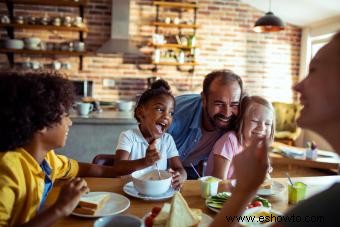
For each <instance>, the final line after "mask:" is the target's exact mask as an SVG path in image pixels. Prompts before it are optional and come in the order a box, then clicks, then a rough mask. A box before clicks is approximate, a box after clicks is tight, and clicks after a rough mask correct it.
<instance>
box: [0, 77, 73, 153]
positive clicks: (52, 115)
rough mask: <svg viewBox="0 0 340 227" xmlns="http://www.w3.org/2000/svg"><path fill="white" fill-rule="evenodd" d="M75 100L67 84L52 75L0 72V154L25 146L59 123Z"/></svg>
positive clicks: (61, 78)
mask: <svg viewBox="0 0 340 227" xmlns="http://www.w3.org/2000/svg"><path fill="white" fill-rule="evenodd" d="M74 99H75V89H74V87H73V84H72V82H71V81H69V80H68V79H66V78H63V77H62V76H61V75H59V74H57V73H54V72H39V73H33V72H27V73H25V74H21V73H18V72H0V103H1V108H0V125H1V127H0V138H1V142H0V152H5V151H10V150H13V149H16V148H19V147H22V146H25V145H27V144H28V143H29V141H30V140H31V139H32V138H33V135H34V133H36V132H37V131H38V130H41V129H43V128H44V127H51V126H52V125H53V124H56V123H59V122H60V121H61V119H62V115H63V114H64V113H65V112H66V113H67V112H68V111H69V110H70V109H71V107H72V104H73V102H74Z"/></svg>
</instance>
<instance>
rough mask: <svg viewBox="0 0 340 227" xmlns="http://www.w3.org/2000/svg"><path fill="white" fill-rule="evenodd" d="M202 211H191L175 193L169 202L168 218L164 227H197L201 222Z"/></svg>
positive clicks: (178, 193)
mask: <svg viewBox="0 0 340 227" xmlns="http://www.w3.org/2000/svg"><path fill="white" fill-rule="evenodd" d="M201 217H202V211H198V209H195V210H194V211H192V210H191V209H190V208H189V206H188V204H187V202H186V201H185V199H184V198H183V196H182V194H181V193H180V192H176V193H175V195H174V197H173V198H172V201H171V208H170V213H169V217H168V218H167V221H166V225H165V226H166V227H187V226H198V224H199V223H200V221H201Z"/></svg>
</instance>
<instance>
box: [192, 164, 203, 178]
mask: <svg viewBox="0 0 340 227" xmlns="http://www.w3.org/2000/svg"><path fill="white" fill-rule="evenodd" d="M190 165H191V167H192V169H193V170H194V171H195V173H196V175H197V176H198V178H201V175H200V174H199V173H198V172H197V170H196V168H195V167H194V165H193V164H192V163H190Z"/></svg>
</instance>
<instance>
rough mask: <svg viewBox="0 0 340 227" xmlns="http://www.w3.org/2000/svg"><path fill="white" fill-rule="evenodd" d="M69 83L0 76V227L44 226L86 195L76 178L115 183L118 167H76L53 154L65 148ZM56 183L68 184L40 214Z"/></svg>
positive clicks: (43, 76)
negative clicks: (109, 179) (112, 181)
mask: <svg viewBox="0 0 340 227" xmlns="http://www.w3.org/2000/svg"><path fill="white" fill-rule="evenodd" d="M74 97H75V95H74V87H73V85H72V83H71V82H70V81H69V80H67V79H65V78H62V77H61V76H60V75H56V74H51V73H46V72H42V73H26V74H25V75H21V74H19V73H16V72H12V73H10V72H3V73H0V103H1V108H0V138H1V140H0V173H1V174H0V198H1V199H0V226H17V225H20V226H50V225H52V224H53V223H54V222H56V221H57V220H58V219H59V218H61V217H64V216H67V215H69V214H70V213H71V212H72V211H73V209H74V208H75V207H76V206H77V204H78V201H79V199H80V197H81V196H82V195H84V194H85V193H86V192H88V191H89V188H88V187H87V184H86V182H85V180H84V179H82V178H80V177H82V176H89V177H115V176H117V175H118V174H119V167H118V168H117V166H113V167H107V166H106V167H104V166H98V165H94V164H87V163H78V162H77V161H75V160H72V159H69V158H67V157H65V156H62V155H57V154H55V153H54V151H53V149H55V148H59V147H62V146H64V145H65V142H66V138H67V134H68V131H69V127H70V126H71V125H72V121H71V120H70V118H69V114H68V112H69V110H70V109H71V107H72V104H73V102H74ZM57 179H71V180H69V181H68V182H67V183H66V184H65V185H64V186H63V187H62V188H61V191H60V194H59V197H58V199H57V201H56V202H55V203H54V204H53V205H52V206H51V207H49V208H47V209H45V210H42V209H41V207H42V206H43V204H44V202H45V199H46V197H47V195H48V192H49V191H50V190H51V188H52V187H53V183H54V181H55V180H57Z"/></svg>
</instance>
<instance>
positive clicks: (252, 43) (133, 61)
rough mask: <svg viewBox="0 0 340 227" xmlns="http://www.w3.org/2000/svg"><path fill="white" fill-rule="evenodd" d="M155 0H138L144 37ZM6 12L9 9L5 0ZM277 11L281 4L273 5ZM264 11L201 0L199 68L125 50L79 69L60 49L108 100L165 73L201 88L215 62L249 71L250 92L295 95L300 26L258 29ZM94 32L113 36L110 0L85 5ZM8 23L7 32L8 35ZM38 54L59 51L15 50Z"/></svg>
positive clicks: (56, 36) (97, 39)
mask: <svg viewBox="0 0 340 227" xmlns="http://www.w3.org/2000/svg"><path fill="white" fill-rule="evenodd" d="M15 9H16V11H15V14H17V15H19V14H25V15H28V14H29V15H36V16H41V14H42V11H45V12H48V15H49V16H55V15H60V14H63V15H75V14H77V13H78V9H72V8H65V7H51V6H49V7H46V6H34V7H31V6H19V7H17V6H16V7H15ZM155 11H156V10H155V7H154V6H152V1H151V0H131V10H130V35H131V37H132V39H134V40H138V41H139V42H140V43H141V44H145V43H146V42H147V41H150V40H151V37H152V34H153V32H154V30H155V28H154V27H152V26H150V22H151V21H152V20H153V19H154V16H155ZM0 13H1V14H4V13H7V12H6V7H5V5H4V4H2V3H0ZM274 13H275V12H274ZM262 15H263V12H260V11H258V10H256V9H254V8H252V7H250V6H248V5H246V4H243V3H241V2H240V1H239V0H202V1H199V10H198V17H197V21H198V24H199V25H200V26H201V27H200V28H199V29H198V31H197V39H198V44H199V45H200V56H199V59H198V62H199V63H200V64H199V66H197V67H196V68H195V71H194V73H189V72H187V71H178V70H177V69H176V68H175V67H173V66H160V67H159V70H158V71H157V72H152V71H151V70H150V69H151V68H152V67H153V65H150V64H148V62H147V60H146V59H145V58H131V57H126V56H123V55H118V54H116V55H114V54H111V55H103V54H97V55H91V56H87V57H85V58H84V68H83V71H78V68H77V64H78V61H79V59H78V58H77V57H70V58H68V57H65V56H64V57H63V56H60V57H57V59H58V60H60V61H63V62H66V61H67V62H70V63H72V70H69V71H67V72H65V73H67V74H68V75H69V76H70V78H72V79H88V80H93V81H94V96H95V97H96V98H98V99H101V100H116V99H120V98H122V99H134V97H135V95H136V94H138V93H141V92H142V91H143V90H144V89H145V88H146V80H145V78H147V77H150V76H158V77H161V78H164V79H166V80H168V81H169V82H170V84H171V85H172V86H173V87H176V88H177V89H178V90H180V91H189V90H196V91H200V89H201V84H202V80H203V78H204V75H206V74H207V73H208V72H210V71H212V70H215V69H222V68H227V69H231V70H234V71H235V72H236V73H238V74H239V75H241V76H242V78H243V80H244V82H245V86H246V88H247V90H248V92H249V93H251V94H259V95H263V96H265V97H267V98H268V99H270V100H272V101H278V100H280V101H292V99H293V98H294V95H293V93H292V91H291V86H292V85H293V84H294V83H295V82H296V81H297V80H298V72H299V58H300V56H299V51H300V39H301V29H300V28H298V27H295V26H291V25H288V26H287V27H286V30H284V31H282V32H279V33H271V34H257V33H254V32H252V30H251V29H252V26H253V24H254V22H255V21H256V19H257V18H259V17H261V16H262ZM85 18H86V20H87V23H88V27H89V31H90V32H89V33H88V34H87V36H86V38H85V42H86V45H87V48H88V49H90V50H96V49H97V48H98V47H99V46H100V45H101V44H102V43H104V42H105V41H106V40H107V39H108V38H109V37H110V20H111V0H89V5H88V6H87V7H86V10H85ZM3 30H4V29H2V31H1V33H0V35H1V37H2V38H4V37H6V33H5V31H3ZM16 36H17V37H27V36H39V37H42V39H43V40H44V41H50V40H52V41H54V42H62V41H65V40H73V39H77V38H78V34H77V33H72V32H60V31H56V32H49V31H36V30H23V31H16ZM35 58H38V60H39V61H43V62H45V63H49V62H51V61H52V60H54V58H49V57H46V56H45V57H43V58H42V57H41V58H39V57H34V56H16V61H25V60H28V59H30V60H32V59H35ZM0 67H2V68H3V67H8V63H7V58H6V57H5V55H4V54H1V55H0ZM104 79H113V80H114V81H115V86H113V87H109V88H108V87H103V80H104Z"/></svg>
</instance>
